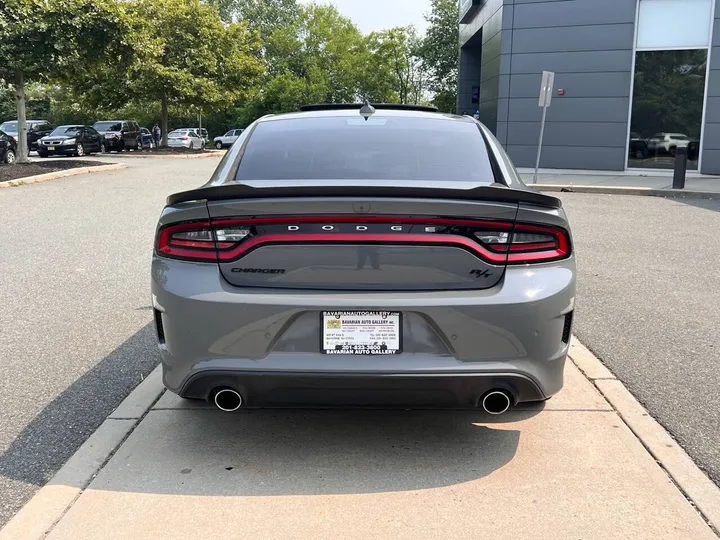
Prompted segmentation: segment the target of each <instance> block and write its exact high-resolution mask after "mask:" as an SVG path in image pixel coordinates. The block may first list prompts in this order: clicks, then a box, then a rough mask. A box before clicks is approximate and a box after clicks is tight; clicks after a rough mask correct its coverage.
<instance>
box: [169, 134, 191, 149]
mask: <svg viewBox="0 0 720 540" xmlns="http://www.w3.org/2000/svg"><path fill="white" fill-rule="evenodd" d="M190 142H191V139H190V133H189V132H188V131H171V132H170V133H168V146H169V147H170V148H190Z"/></svg>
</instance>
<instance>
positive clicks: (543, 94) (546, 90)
mask: <svg viewBox="0 0 720 540" xmlns="http://www.w3.org/2000/svg"><path fill="white" fill-rule="evenodd" d="M554 88H555V73H554V72H552V71H543V75H542V82H541V83H540V101H539V103H538V105H539V106H540V107H541V108H542V110H543V112H542V121H541V122H540V141H539V142H538V151H537V160H536V161H535V176H533V184H536V183H537V175H538V169H539V168H540V155H541V154H542V144H543V136H544V135H545V119H546V118H547V110H548V107H550V104H551V103H552V96H553V89H554Z"/></svg>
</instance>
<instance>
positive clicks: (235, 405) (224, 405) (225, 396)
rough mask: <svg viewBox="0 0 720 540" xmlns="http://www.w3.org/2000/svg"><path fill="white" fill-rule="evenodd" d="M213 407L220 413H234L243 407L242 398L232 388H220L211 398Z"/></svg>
mask: <svg viewBox="0 0 720 540" xmlns="http://www.w3.org/2000/svg"><path fill="white" fill-rule="evenodd" d="M213 402H214V403H215V406H216V407H217V408H218V409H220V410H221V411H225V412H235V411H237V410H238V409H239V408H240V407H242V406H243V398H242V396H241V395H240V393H239V392H237V391H235V390H233V389H232V388H221V389H220V390H218V391H217V392H215V395H214V396H213Z"/></svg>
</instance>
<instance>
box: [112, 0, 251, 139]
mask: <svg viewBox="0 0 720 540" xmlns="http://www.w3.org/2000/svg"><path fill="white" fill-rule="evenodd" d="M134 20H135V22H136V28H135V30H136V33H135V35H136V39H137V44H138V49H137V52H138V54H137V57H136V60H135V61H134V62H133V63H132V65H131V66H130V67H129V69H128V71H127V76H126V78H127V84H125V85H123V87H124V88H128V89H130V91H131V92H130V95H131V96H133V97H134V98H135V99H137V100H140V101H149V102H153V101H154V102H155V103H158V102H159V103H160V106H161V117H162V131H163V144H166V143H167V132H168V107H169V106H170V105H183V106H190V107H195V108H197V109H198V110H202V109H205V108H209V107H215V106H217V105H219V104H225V103H228V102H234V101H235V100H237V99H245V98H247V97H249V96H250V94H251V93H252V91H253V90H254V89H255V88H256V86H257V83H258V81H259V77H260V76H261V75H262V73H263V64H262V61H261V59H260V41H259V39H258V35H257V33H255V32H251V31H250V30H249V29H248V27H247V25H246V24H244V23H240V24H236V23H230V24H226V23H223V22H222V20H221V19H220V16H219V15H218V12H217V11H216V10H215V9H213V8H212V7H210V6H208V5H205V4H201V3H200V2H199V1H198V0H141V1H140V2H139V3H138V4H136V5H135V17H134Z"/></svg>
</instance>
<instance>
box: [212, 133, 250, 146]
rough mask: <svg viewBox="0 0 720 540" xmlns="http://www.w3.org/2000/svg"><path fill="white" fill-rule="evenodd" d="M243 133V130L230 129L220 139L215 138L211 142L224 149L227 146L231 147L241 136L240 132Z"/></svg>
mask: <svg viewBox="0 0 720 540" xmlns="http://www.w3.org/2000/svg"><path fill="white" fill-rule="evenodd" d="M243 131H245V130H244V129H231V130H230V131H228V132H227V133H225V135H222V136H220V137H215V138H214V139H213V142H214V143H215V145H216V146H217V144H218V143H219V144H220V148H225V147H228V146H232V145H233V144H234V143H235V141H237V140H238V138H239V137H240V135H242V132H243Z"/></svg>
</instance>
